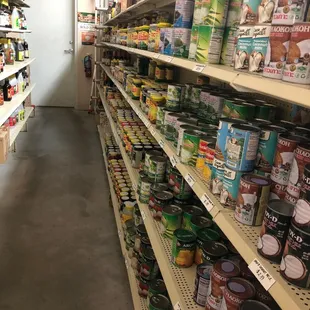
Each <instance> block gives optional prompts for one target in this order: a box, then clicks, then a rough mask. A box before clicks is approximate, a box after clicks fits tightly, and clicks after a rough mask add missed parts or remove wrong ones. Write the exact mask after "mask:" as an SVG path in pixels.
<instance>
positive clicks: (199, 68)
mask: <svg viewBox="0 0 310 310" xmlns="http://www.w3.org/2000/svg"><path fill="white" fill-rule="evenodd" d="M205 67H206V66H205V65H195V66H194V68H193V71H194V72H202V71H203V69H204V68H205Z"/></svg>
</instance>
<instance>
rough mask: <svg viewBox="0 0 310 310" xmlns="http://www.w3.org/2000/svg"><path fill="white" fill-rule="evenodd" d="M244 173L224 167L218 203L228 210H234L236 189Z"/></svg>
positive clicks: (236, 195)
mask: <svg viewBox="0 0 310 310" xmlns="http://www.w3.org/2000/svg"><path fill="white" fill-rule="evenodd" d="M243 174H244V171H237V170H233V169H230V168H228V167H227V166H226V165H225V169H224V178H223V188H222V190H221V194H220V203H221V204H222V205H223V206H224V207H227V208H229V209H232V210H234V209H235V207H236V203H237V197H238V189H239V183H240V179H241V176H242V175H243Z"/></svg>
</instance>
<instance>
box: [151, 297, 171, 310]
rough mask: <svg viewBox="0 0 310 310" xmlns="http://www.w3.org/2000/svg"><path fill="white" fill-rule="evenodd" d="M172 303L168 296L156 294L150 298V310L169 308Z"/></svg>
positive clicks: (166, 309)
mask: <svg viewBox="0 0 310 310" xmlns="http://www.w3.org/2000/svg"><path fill="white" fill-rule="evenodd" d="M169 309H171V303H170V300H169V298H168V297H166V296H164V295H162V294H156V295H154V296H152V297H151V299H150V306H149V310H169Z"/></svg>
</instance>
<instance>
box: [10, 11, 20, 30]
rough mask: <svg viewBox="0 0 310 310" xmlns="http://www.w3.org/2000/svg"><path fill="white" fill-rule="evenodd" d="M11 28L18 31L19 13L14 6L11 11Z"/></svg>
mask: <svg viewBox="0 0 310 310" xmlns="http://www.w3.org/2000/svg"><path fill="white" fill-rule="evenodd" d="M12 28H13V29H20V20H19V12H18V9H17V8H16V6H14V8H13V11H12Z"/></svg>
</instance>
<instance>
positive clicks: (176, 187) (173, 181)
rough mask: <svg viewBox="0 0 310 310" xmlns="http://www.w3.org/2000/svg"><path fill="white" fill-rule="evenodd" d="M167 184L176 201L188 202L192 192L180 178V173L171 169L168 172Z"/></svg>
mask: <svg viewBox="0 0 310 310" xmlns="http://www.w3.org/2000/svg"><path fill="white" fill-rule="evenodd" d="M168 184H169V187H170V189H171V190H172V191H173V195H174V197H175V198H176V199H179V200H188V199H190V198H191V197H192V195H193V190H192V189H191V187H190V186H189V185H188V184H187V182H186V181H185V179H184V178H183V177H182V175H181V173H180V172H179V171H178V170H177V169H175V168H171V170H170V173H169V180H168Z"/></svg>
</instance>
